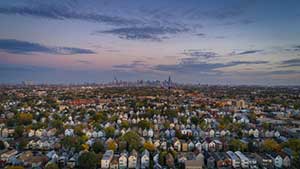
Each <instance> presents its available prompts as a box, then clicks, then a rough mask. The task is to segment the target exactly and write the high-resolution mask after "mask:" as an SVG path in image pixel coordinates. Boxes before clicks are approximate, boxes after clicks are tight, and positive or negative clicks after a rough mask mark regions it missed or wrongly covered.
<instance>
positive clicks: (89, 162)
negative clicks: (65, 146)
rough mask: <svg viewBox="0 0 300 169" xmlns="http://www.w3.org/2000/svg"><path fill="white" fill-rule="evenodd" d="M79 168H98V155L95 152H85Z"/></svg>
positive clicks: (79, 160) (79, 162)
mask: <svg viewBox="0 0 300 169" xmlns="http://www.w3.org/2000/svg"><path fill="white" fill-rule="evenodd" d="M78 166H79V168H82V169H93V168H96V166H97V155H96V154H95V153H94V152H84V153H82V154H81V155H80V156H79V158H78Z"/></svg>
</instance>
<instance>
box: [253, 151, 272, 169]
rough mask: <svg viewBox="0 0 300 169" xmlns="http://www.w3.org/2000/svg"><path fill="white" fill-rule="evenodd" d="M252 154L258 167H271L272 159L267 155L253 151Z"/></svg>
mask: <svg viewBox="0 0 300 169" xmlns="http://www.w3.org/2000/svg"><path fill="white" fill-rule="evenodd" d="M254 156H255V159H256V161H257V163H258V166H259V167H261V168H273V161H272V159H271V158H270V157H268V156H267V155H265V154H256V153H254Z"/></svg>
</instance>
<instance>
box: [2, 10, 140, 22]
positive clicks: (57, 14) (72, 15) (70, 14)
mask: <svg viewBox="0 0 300 169" xmlns="http://www.w3.org/2000/svg"><path fill="white" fill-rule="evenodd" d="M0 14H9V15H16V14H18V15H25V16H35V17H41V18H48V19H58V20H65V19H76V20H83V21H90V22H101V23H106V24H110V25H134V24H137V23H141V21H139V20H136V19H126V18H122V17H119V16H110V15H104V14H98V13H82V12H78V10H74V9H73V10H72V9H71V8H69V7H65V6H63V5H62V6H59V7H58V6H54V5H51V6H49V5H40V6H37V7H26V6H23V7H6V8H5V7H2V8H0Z"/></svg>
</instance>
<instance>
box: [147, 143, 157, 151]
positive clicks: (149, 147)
mask: <svg viewBox="0 0 300 169" xmlns="http://www.w3.org/2000/svg"><path fill="white" fill-rule="evenodd" d="M144 148H145V149H147V150H148V151H150V152H154V151H155V149H156V147H155V145H154V144H153V143H150V142H145V143H144Z"/></svg>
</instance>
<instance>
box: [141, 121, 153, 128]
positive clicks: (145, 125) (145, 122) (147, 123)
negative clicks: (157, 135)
mask: <svg viewBox="0 0 300 169" xmlns="http://www.w3.org/2000/svg"><path fill="white" fill-rule="evenodd" d="M138 126H139V127H140V128H142V129H149V128H150V126H151V123H150V122H149V121H147V120H141V121H139V123H138Z"/></svg>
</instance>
